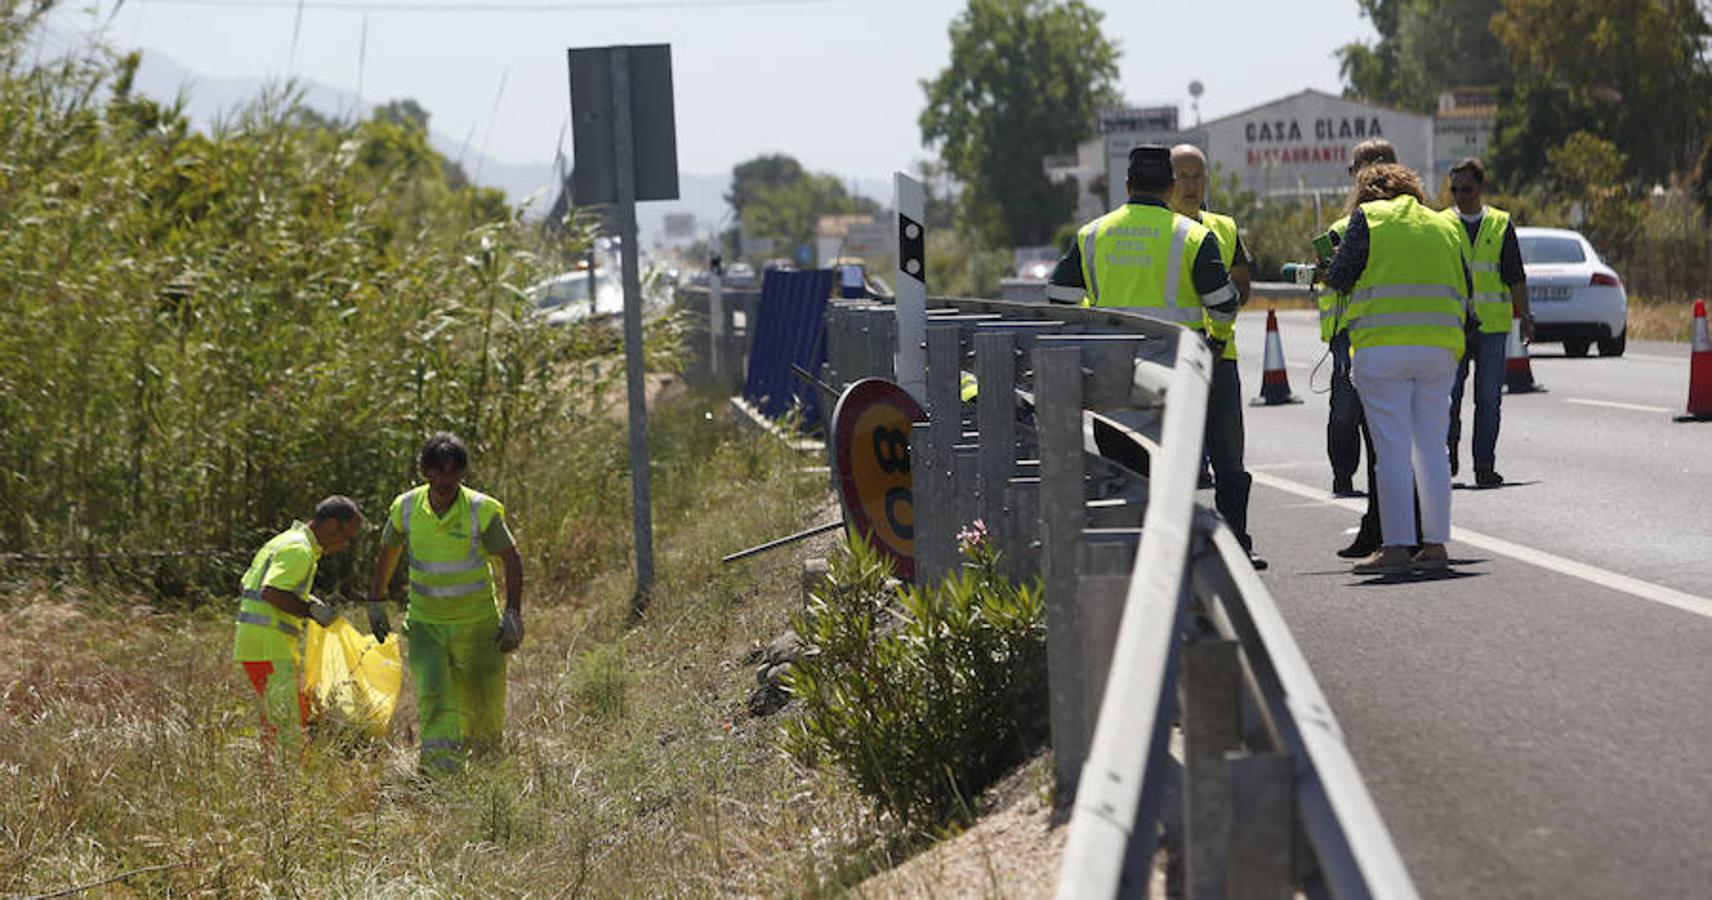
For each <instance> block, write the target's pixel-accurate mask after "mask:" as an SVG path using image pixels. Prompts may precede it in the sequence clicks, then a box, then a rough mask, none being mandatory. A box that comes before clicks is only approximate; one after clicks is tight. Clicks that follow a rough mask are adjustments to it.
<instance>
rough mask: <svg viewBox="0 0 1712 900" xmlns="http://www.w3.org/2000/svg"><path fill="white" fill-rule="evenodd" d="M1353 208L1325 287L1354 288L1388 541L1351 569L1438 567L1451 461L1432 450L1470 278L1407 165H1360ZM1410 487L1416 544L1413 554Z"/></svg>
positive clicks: (1443, 557)
mask: <svg viewBox="0 0 1712 900" xmlns="http://www.w3.org/2000/svg"><path fill="white" fill-rule="evenodd" d="M1350 205H1351V207H1352V208H1351V209H1350V215H1349V224H1348V227H1347V228H1346V229H1345V231H1344V237H1343V241H1342V243H1340V244H1339V245H1338V249H1337V252H1336V254H1335V255H1334V256H1333V257H1332V261H1331V266H1330V270H1329V271H1328V272H1327V273H1326V285H1327V286H1328V287H1330V288H1331V289H1332V290H1335V291H1339V292H1341V293H1346V294H1348V295H1349V306H1348V309H1347V312H1346V315H1347V319H1348V322H1349V340H1350V346H1351V347H1353V348H1354V353H1355V361H1354V365H1353V375H1354V379H1355V386H1356V389H1357V390H1358V391H1359V392H1360V393H1361V406H1362V413H1363V414H1364V415H1365V416H1366V418H1367V426H1368V430H1369V432H1370V433H1371V434H1372V436H1373V449H1374V451H1375V452H1374V457H1373V462H1372V465H1373V466H1374V467H1375V468H1376V469H1377V470H1378V473H1379V477H1378V488H1379V500H1380V508H1379V509H1380V528H1381V530H1382V531H1383V540H1384V546H1383V547H1381V548H1380V549H1379V550H1376V551H1375V552H1374V553H1373V554H1372V555H1371V556H1369V557H1367V558H1366V559H1364V560H1362V561H1360V562H1358V563H1356V564H1355V566H1354V568H1353V570H1352V571H1354V572H1355V573H1356V574H1360V575H1377V574H1390V573H1395V572H1404V571H1408V570H1410V569H1442V568H1445V567H1447V566H1448V565H1449V564H1450V556H1449V554H1448V553H1447V551H1446V549H1445V542H1446V541H1448V540H1449V539H1450V461H1449V460H1448V459H1446V458H1445V457H1444V456H1443V455H1441V454H1440V453H1438V452H1437V448H1438V441H1439V439H1440V437H1441V436H1442V435H1444V434H1445V431H1446V429H1447V428H1449V426H1450V387H1451V380H1452V379H1453V378H1454V377H1455V375H1456V366H1457V362H1458V361H1459V360H1461V359H1462V354H1463V348H1464V341H1463V328H1464V323H1465V322H1466V321H1467V315H1468V302H1469V299H1468V298H1469V294H1470V293H1471V291H1472V289H1473V283H1472V280H1471V279H1470V277H1469V272H1468V264H1467V260H1466V258H1465V257H1464V256H1463V252H1462V240H1461V238H1460V237H1459V236H1458V229H1457V227H1456V226H1455V225H1453V224H1452V223H1451V222H1450V221H1449V220H1448V219H1446V218H1445V217H1444V216H1443V215H1441V214H1439V213H1438V212H1436V211H1434V210H1432V209H1429V208H1428V207H1427V206H1426V205H1425V198H1424V196H1423V194H1422V191H1421V184H1420V178H1419V177H1418V176H1417V175H1416V174H1415V173H1414V172H1413V171H1411V170H1409V169H1407V168H1405V167H1403V166H1400V165H1395V164H1392V163H1379V164H1376V165H1371V166H1368V167H1366V168H1364V169H1362V170H1361V171H1360V172H1358V173H1357V174H1356V185H1355V192H1354V193H1353V194H1352V195H1351V197H1350ZM1411 460H1412V461H1413V466H1412V469H1413V471H1412V472H1411ZM1417 489H1418V491H1419V504H1420V516H1421V531H1420V540H1421V549H1420V550H1419V551H1418V552H1415V553H1413V554H1411V553H1410V548H1411V547H1412V546H1413V545H1414V542H1415V529H1414V524H1415V522H1414V519H1415V510H1416V503H1417V501H1416V490H1417Z"/></svg>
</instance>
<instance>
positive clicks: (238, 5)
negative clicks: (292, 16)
mask: <svg viewBox="0 0 1712 900" xmlns="http://www.w3.org/2000/svg"><path fill="white" fill-rule="evenodd" d="M136 2H137V4H138V5H139V6H154V5H160V6H199V7H204V8H213V9H226V10H234V11H245V10H263V9H299V8H301V9H319V10H344V11H352V12H416V13H421V12H481V13H554V12H629V11H633V10H663V9H676V10H685V11H693V10H698V9H709V10H711V9H732V8H740V7H746V6H755V7H761V6H827V5H832V4H840V3H847V2H849V0H559V2H553V0H545V2H539V3H523V2H515V0H504V2H499V3H473V2H468V0H463V2H453V3H432V2H423V0H403V2H396V3H388V2H383V0H302V2H301V3H300V2H299V0H136Z"/></svg>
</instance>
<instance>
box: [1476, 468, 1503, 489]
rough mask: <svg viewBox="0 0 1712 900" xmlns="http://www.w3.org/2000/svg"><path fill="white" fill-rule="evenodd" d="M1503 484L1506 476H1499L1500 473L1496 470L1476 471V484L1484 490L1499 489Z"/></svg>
mask: <svg viewBox="0 0 1712 900" xmlns="http://www.w3.org/2000/svg"><path fill="white" fill-rule="evenodd" d="M1503 483H1504V476H1502V475H1500V474H1498V471H1497V470H1496V469H1475V470H1474V484H1475V486H1476V487H1483V488H1490V487H1497V486H1499V485H1501V484H1503Z"/></svg>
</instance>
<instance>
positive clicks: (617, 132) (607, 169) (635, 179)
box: [568, 44, 678, 614]
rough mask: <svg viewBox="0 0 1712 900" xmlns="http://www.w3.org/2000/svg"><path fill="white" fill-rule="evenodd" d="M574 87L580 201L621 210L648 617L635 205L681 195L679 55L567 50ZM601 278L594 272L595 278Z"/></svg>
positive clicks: (642, 599) (636, 494)
mask: <svg viewBox="0 0 1712 900" xmlns="http://www.w3.org/2000/svg"><path fill="white" fill-rule="evenodd" d="M568 56H569V62H570V78H571V121H572V122H573V123H574V126H573V129H572V138H573V142H572V150H573V153H574V154H575V157H576V168H575V169H574V170H573V171H574V177H573V183H572V186H571V188H572V194H573V199H574V202H576V203H578V204H582V205H588V204H592V203H611V204H613V205H614V206H615V207H616V212H617V216H616V218H617V221H618V240H619V252H620V254H621V255H620V257H619V259H620V268H621V271H622V273H623V283H624V368H625V383H626V386H627V388H628V393H629V423H630V499H631V507H632V512H631V519H632V526H633V528H634V530H635V538H636V593H635V594H634V595H633V597H632V600H631V608H632V611H633V612H635V613H638V614H640V613H641V612H642V611H643V610H645V609H646V608H647V604H648V596H649V594H650V593H651V592H652V590H653V587H654V525H653V516H652V500H651V499H650V496H649V484H648V459H649V453H648V401H647V380H646V374H647V373H646V372H645V370H644V363H643V358H642V286H641V274H640V271H639V269H638V265H639V261H638V260H637V252H638V250H639V249H640V246H641V245H640V242H639V241H637V239H636V202H637V201H638V200H675V199H677V196H678V159H677V136H676V126H675V125H674V123H673V110H672V51H671V47H670V45H667V44H651V45H647V46H638V47H593V48H584V49H573V50H570V51H568ZM590 277H591V278H592V277H593V273H592V272H591V273H590Z"/></svg>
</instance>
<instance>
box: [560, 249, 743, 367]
mask: <svg viewBox="0 0 1712 900" xmlns="http://www.w3.org/2000/svg"><path fill="white" fill-rule="evenodd" d="M591 275H592V273H591ZM723 282H724V279H723V278H721V277H719V276H718V275H711V276H709V277H708V279H707V329H708V332H709V334H708V339H707V352H708V363H707V364H708V369H709V370H710V371H711V372H712V375H713V382H714V383H715V384H724V383H725V332H726V325H725V291H724V284H723Z"/></svg>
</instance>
